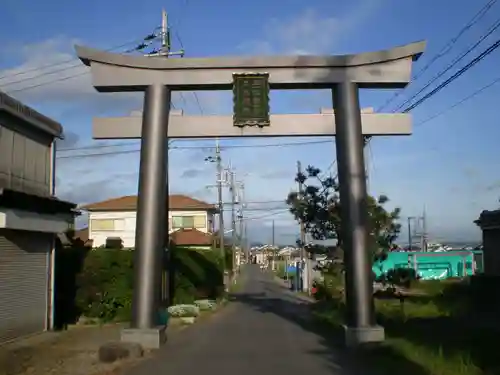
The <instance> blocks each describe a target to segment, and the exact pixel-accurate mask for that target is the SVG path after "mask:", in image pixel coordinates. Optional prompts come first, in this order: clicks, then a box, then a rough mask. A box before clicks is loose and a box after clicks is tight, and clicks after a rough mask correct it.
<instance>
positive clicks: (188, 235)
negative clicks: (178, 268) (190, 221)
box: [170, 229, 213, 246]
mask: <svg viewBox="0 0 500 375" xmlns="http://www.w3.org/2000/svg"><path fill="white" fill-rule="evenodd" d="M170 239H171V240H172V242H173V243H175V244H176V245H179V246H189V245H191V246H193V245H194V246H211V245H212V244H213V237H212V235H211V234H208V233H204V232H201V231H199V230H197V229H179V230H177V231H175V232H173V233H171V234H170Z"/></svg>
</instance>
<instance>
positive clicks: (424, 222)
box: [422, 206, 428, 251]
mask: <svg viewBox="0 0 500 375" xmlns="http://www.w3.org/2000/svg"><path fill="white" fill-rule="evenodd" d="M427 241H428V240H427V212H426V209H425V206H424V210H423V212H422V251H427Z"/></svg>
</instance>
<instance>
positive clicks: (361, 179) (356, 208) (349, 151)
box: [333, 82, 384, 346]
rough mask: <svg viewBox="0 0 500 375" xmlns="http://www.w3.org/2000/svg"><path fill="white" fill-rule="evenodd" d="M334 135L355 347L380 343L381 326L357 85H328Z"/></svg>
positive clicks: (349, 327) (348, 337)
mask: <svg viewBox="0 0 500 375" xmlns="http://www.w3.org/2000/svg"><path fill="white" fill-rule="evenodd" d="M333 106H334V110H335V119H336V126H337V134H336V138H335V142H336V151H337V165H338V167H337V168H338V181H339V194H340V201H341V202H342V209H341V211H340V215H341V220H342V223H344V224H343V226H342V236H343V241H344V247H345V250H346V251H345V252H344V264H345V267H346V272H345V291H346V302H347V316H346V318H347V321H346V325H345V326H344V330H345V343H346V345H347V346H357V345H359V344H363V343H369V342H381V341H384V329H383V327H381V326H377V325H376V321H375V308H374V303H373V281H372V276H371V275H372V269H371V268H372V267H371V260H370V254H369V252H368V247H369V246H368V245H369V244H368V228H369V225H368V211H367V203H368V201H367V197H368V195H367V188H366V172H365V162H364V152H363V147H364V142H363V133H362V127H361V109H360V104H359V88H358V85H357V84H356V83H354V82H342V83H339V84H337V85H336V86H335V87H334V88H333Z"/></svg>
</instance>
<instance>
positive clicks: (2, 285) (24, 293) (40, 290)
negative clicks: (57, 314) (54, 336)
mask: <svg viewBox="0 0 500 375" xmlns="http://www.w3.org/2000/svg"><path fill="white" fill-rule="evenodd" d="M51 243H52V236H51V235H50V234H44V233H34V232H26V231H15V230H10V229H0V342H5V341H9V340H12V339H15V338H18V337H21V336H25V335H29V334H33V333H38V332H42V331H44V330H45V328H46V322H47V302H48V289H49V288H48V283H49V280H48V262H49V256H48V254H49V251H50V247H51Z"/></svg>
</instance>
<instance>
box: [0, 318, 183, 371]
mask: <svg viewBox="0 0 500 375" xmlns="http://www.w3.org/2000/svg"><path fill="white" fill-rule="evenodd" d="M123 326H124V325H123V324H113V325H104V326H75V327H71V328H70V329H68V330H67V331H63V332H44V333H41V334H39V335H35V336H31V337H28V338H25V339H21V340H18V341H16V342H13V343H10V344H6V345H3V346H0V375H28V374H29V375H48V374H57V375H117V374H120V373H121V372H122V369H123V368H124V367H127V366H129V365H132V364H134V363H135V362H137V361H138V359H135V360H134V359H129V360H123V361H118V362H115V363H111V364H106V363H101V362H99V360H98V358H97V350H98V349H99V346H100V345H102V344H104V343H106V342H110V341H118V340H119V338H120V330H121V328H122V327H123ZM180 328H181V327H179V326H177V327H176V326H172V327H169V332H167V334H171V333H174V332H175V331H178V330H179V329H180ZM149 355H150V353H145V356H144V358H147V357H148V356H149ZM139 360H140V359H139Z"/></svg>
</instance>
